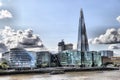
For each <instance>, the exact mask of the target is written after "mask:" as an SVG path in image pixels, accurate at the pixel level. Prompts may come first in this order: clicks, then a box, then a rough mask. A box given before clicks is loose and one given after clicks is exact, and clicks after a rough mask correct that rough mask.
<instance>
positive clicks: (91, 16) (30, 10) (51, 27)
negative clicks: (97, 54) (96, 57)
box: [0, 0, 120, 55]
mask: <svg viewBox="0 0 120 80" xmlns="http://www.w3.org/2000/svg"><path fill="white" fill-rule="evenodd" d="M119 4H120V0H105V1H102V0H74V1H73V0H0V33H1V34H2V35H1V37H0V39H1V40H0V47H1V49H3V48H5V46H7V47H10V45H11V44H12V45H13V44H17V43H19V44H17V45H20V44H24V43H25V42H26V40H27V41H28V40H29V42H28V44H29V43H31V44H33V45H34V46H40V45H41V44H42V45H43V44H44V45H45V46H46V47H47V48H48V49H49V50H56V49H57V43H58V42H59V41H61V39H64V41H65V42H66V43H73V44H74V45H76V43H77V34H78V23H79V22H78V21H79V16H80V9H81V8H83V12H84V17H85V23H86V28H87V35H88V38H89V43H90V49H91V50H103V49H105V50H106V49H110V50H114V52H115V53H116V54H117V55H120V53H119V49H120V44H119V42H120V10H119V8H120V5H119ZM5 26H7V27H5ZM8 32H9V33H8ZM10 33H11V35H9V34H10ZM21 36H22V37H21ZM31 36H32V37H31ZM14 39H15V40H14ZM40 42H42V43H40Z"/></svg>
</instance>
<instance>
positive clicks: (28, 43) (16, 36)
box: [0, 26, 45, 50]
mask: <svg viewBox="0 0 120 80" xmlns="http://www.w3.org/2000/svg"><path fill="white" fill-rule="evenodd" d="M0 34H1V35H0V37H1V40H0V42H1V43H0V48H1V49H2V47H1V46H2V45H3V46H4V47H6V48H7V49H10V48H15V47H20V48H37V49H38V48H41V49H43V48H45V46H44V44H43V43H42V41H41V39H40V38H39V36H38V35H36V34H34V33H33V30H32V29H27V30H17V31H15V30H14V29H12V28H11V27H9V26H6V27H5V28H4V29H1V30H0ZM39 50H40V49H39Z"/></svg>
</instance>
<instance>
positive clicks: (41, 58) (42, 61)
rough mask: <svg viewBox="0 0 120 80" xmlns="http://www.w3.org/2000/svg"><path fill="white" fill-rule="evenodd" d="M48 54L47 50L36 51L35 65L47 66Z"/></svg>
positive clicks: (48, 62) (48, 63) (48, 64)
mask: <svg viewBox="0 0 120 80" xmlns="http://www.w3.org/2000/svg"><path fill="white" fill-rule="evenodd" d="M50 55H51V53H50V52H48V51H41V52H37V53H36V61H37V63H36V65H37V67H48V66H50V62H51V61H50Z"/></svg>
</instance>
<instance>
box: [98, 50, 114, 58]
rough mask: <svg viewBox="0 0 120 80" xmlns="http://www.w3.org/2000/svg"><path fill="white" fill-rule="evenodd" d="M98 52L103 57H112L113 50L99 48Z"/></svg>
mask: <svg viewBox="0 0 120 80" xmlns="http://www.w3.org/2000/svg"><path fill="white" fill-rule="evenodd" d="M99 53H100V54H101V56H103V57H113V51H110V50H101V51H99Z"/></svg>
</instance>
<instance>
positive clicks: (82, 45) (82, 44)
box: [77, 9, 89, 52]
mask: <svg viewBox="0 0 120 80" xmlns="http://www.w3.org/2000/svg"><path fill="white" fill-rule="evenodd" d="M77 50H78V51H82V52H84V51H89V45H88V39H87V32H86V27H85V21H84V15H83V11H82V9H81V10H80V18H79V29H78V43H77Z"/></svg>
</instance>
